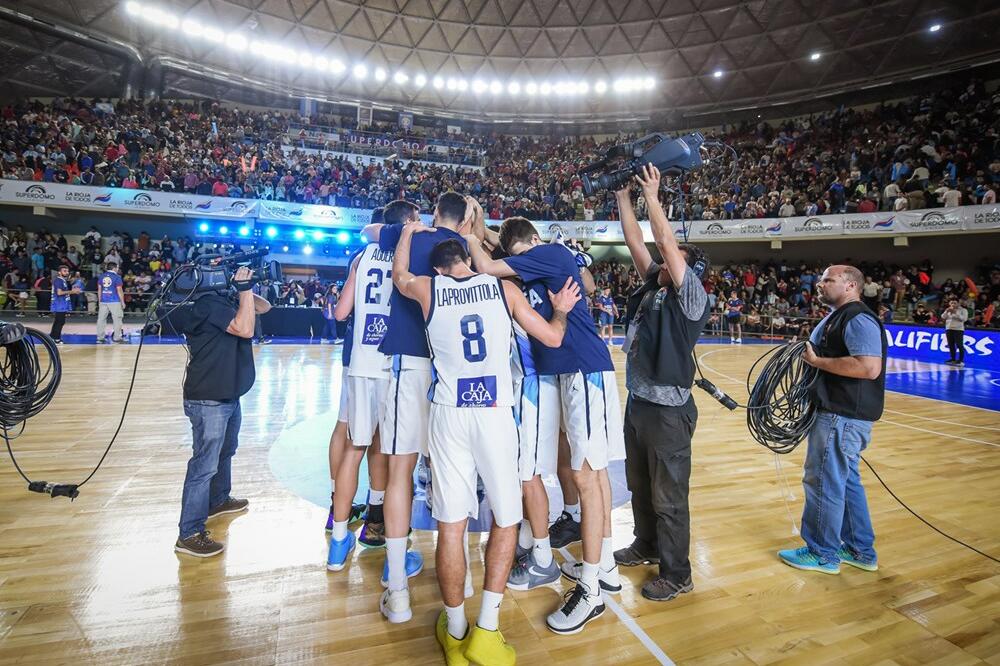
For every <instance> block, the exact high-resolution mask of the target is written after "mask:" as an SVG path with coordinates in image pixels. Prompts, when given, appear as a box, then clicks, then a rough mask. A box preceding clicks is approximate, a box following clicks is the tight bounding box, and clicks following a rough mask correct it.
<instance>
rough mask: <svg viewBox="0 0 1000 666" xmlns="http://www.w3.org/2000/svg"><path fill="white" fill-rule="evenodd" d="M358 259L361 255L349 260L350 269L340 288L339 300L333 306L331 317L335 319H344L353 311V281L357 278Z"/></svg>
mask: <svg viewBox="0 0 1000 666" xmlns="http://www.w3.org/2000/svg"><path fill="white" fill-rule="evenodd" d="M360 260H361V255H358V256H357V257H355V258H354V261H352V262H351V271H350V273H348V275H347V281H346V282H344V288H343V289H341V290H340V300H338V301H337V304H336V305H335V306H333V318H334V319H336V320H337V321H344V320H346V319H347V318H348V317H350V316H351V312H353V311H354V283H355V281H357V279H358V262H359V261H360Z"/></svg>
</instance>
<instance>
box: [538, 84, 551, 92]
mask: <svg viewBox="0 0 1000 666" xmlns="http://www.w3.org/2000/svg"><path fill="white" fill-rule="evenodd" d="M538 92H540V93H541V94H543V95H549V94H551V93H552V84H550V83H549V82H548V81H545V82H544V83H542V85H540V86H538Z"/></svg>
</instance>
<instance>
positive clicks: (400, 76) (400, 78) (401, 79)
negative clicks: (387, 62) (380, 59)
mask: <svg viewBox="0 0 1000 666" xmlns="http://www.w3.org/2000/svg"><path fill="white" fill-rule="evenodd" d="M392 80H393V81H395V82H396V83H398V84H399V85H403V84H404V83H406V82H407V81H409V80H410V77H409V76H407V75H406V72H404V71H402V70H399V71H397V72H396V73H395V74H394V75H393V77H392Z"/></svg>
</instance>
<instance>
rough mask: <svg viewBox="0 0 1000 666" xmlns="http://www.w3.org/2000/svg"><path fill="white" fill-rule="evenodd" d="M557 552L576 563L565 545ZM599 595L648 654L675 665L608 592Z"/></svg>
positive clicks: (669, 664)
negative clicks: (644, 647)
mask: <svg viewBox="0 0 1000 666" xmlns="http://www.w3.org/2000/svg"><path fill="white" fill-rule="evenodd" d="M559 553H560V554H561V555H562V556H563V558H565V560H566V561H567V562H569V563H570V564H576V562H577V560H576V558H575V557H573V556H572V555H571V554H570V552H569V550H568V549H567V548H566V547H565V546H563V547H562V548H560V549H559ZM601 596H602V597H603V598H604V604H605V605H606V606H607V607H608V608H610V609H611V612H612V613H614V614H615V615H617V616H618V619H619V620H621V623H622V624H624V625H625V628H626V629H628V630H629V631H631V632H632V635H633V636H635V637H636V638H637V639H639V642H640V643H642V644H643V645H644V646H646V649H647V650H649V652H650V654H652V655H653V657H655V658H656V660H657V661H658V662H660V663H661V664H663V666H676V664H674V662H673V660H672V659H670V657H668V656H667V653H666V652H664V651H663V649H662V648H661V647H660V646H659V645H657V644H656V641H654V640H653V639H652V638H650V637H649V634H647V633H646V632H645V631H644V630H643V628H642V627H640V626H639V623H638V622H636V621H635V619H634V618H633V617H632V616H631V615H629V614H628V613H626V612H625V609H624V608H622V607H621V605H620V604H619V603H618V602H617V601H615V600H614V599H612V598H611V595H610V594H605V593H603V592H602V593H601Z"/></svg>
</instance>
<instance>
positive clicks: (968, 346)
mask: <svg viewBox="0 0 1000 666" xmlns="http://www.w3.org/2000/svg"><path fill="white" fill-rule="evenodd" d="M885 337H886V341H887V342H888V345H889V349H888V354H889V356H890V357H892V358H907V359H913V360H916V361H927V362H928V363H944V362H945V361H947V360H948V340H947V338H946V337H945V332H944V329H943V328H936V327H932V326H909V325H905V324H887V325H886V327H885ZM965 365H966V366H968V367H970V368H983V369H984V370H1000V331H985V330H966V331H965Z"/></svg>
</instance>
